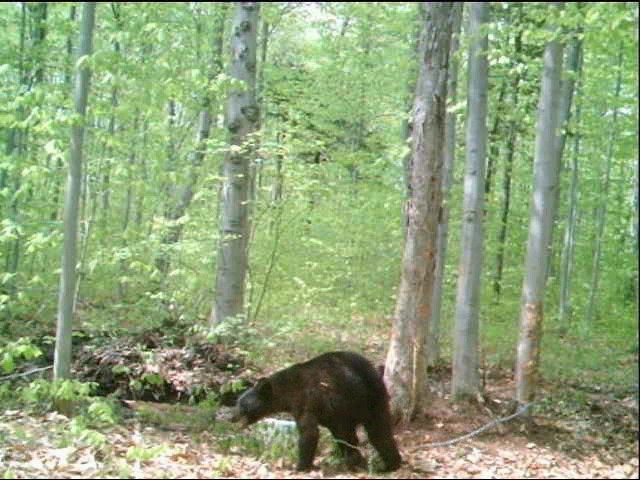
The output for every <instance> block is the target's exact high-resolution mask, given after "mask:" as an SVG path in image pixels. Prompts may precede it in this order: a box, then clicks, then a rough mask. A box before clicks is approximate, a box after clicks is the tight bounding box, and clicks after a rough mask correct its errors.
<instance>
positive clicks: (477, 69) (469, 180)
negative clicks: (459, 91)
mask: <svg viewBox="0 0 640 480" xmlns="http://www.w3.org/2000/svg"><path fill="white" fill-rule="evenodd" d="M488 22H489V4H488V3H487V2H473V3H471V8H470V31H469V35H470V37H471V39H472V43H471V46H470V47H469V95H468V112H469V113H468V117H467V147H466V150H467V158H466V168H465V178H464V205H463V218H462V245H461V249H460V252H461V253H460V255H461V257H460V266H459V268H458V271H459V272H460V274H459V276H458V295H457V301H456V325H455V336H454V355H453V379H452V381H451V393H452V396H453V398H454V399H460V398H462V397H466V396H475V395H476V394H477V393H478V392H479V388H480V375H479V371H478V366H479V358H478V357H479V354H478V348H479V344H478V343H479V338H478V334H479V326H478V318H479V313H480V312H479V310H480V292H481V290H480V286H481V274H482V260H483V256H484V231H483V228H482V217H483V209H484V194H485V190H484V180H485V179H484V168H485V162H486V156H487V91H488V86H489V62H488V61H487V50H488V48H489V41H488V37H487V32H486V25H487V23H488Z"/></svg>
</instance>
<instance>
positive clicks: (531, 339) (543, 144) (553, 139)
mask: <svg viewBox="0 0 640 480" xmlns="http://www.w3.org/2000/svg"><path fill="white" fill-rule="evenodd" d="M560 5H561V4H560ZM559 8H561V7H560V6H559V5H558V4H554V6H553V7H550V10H551V11H550V15H554V16H555V15H557V14H558V12H557V10H558V9H559ZM561 70H562V44H561V43H560V41H559V40H558V38H557V37H556V38H554V39H552V40H551V41H550V42H549V43H547V45H546V47H545V50H544V68H543V77H542V87H541V91H540V102H539V104H538V121H537V126H536V144H535V158H534V165H533V170H534V182H533V201H532V207H531V213H530V221H529V239H528V242H527V256H526V264H525V279H524V284H523V292H522V306H521V311H520V339H519V342H518V358H517V362H516V399H517V401H518V403H519V404H526V403H529V402H531V401H532V400H533V399H534V397H535V392H536V387H537V374H538V365H539V359H540V339H541V336H542V319H543V312H544V308H543V304H544V293H545V281H546V273H547V263H548V261H549V247H550V246H551V232H552V229H551V224H552V222H553V218H554V214H555V209H556V205H555V203H556V194H555V190H556V189H557V188H558V181H559V173H560V165H559V158H558V155H557V150H556V145H557V135H558V133H557V131H558V121H559V115H558V108H559V101H560V74H561Z"/></svg>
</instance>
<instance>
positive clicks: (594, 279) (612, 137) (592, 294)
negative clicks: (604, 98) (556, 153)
mask: <svg viewBox="0 0 640 480" xmlns="http://www.w3.org/2000/svg"><path fill="white" fill-rule="evenodd" d="M622 58H623V49H622V46H621V48H620V53H619V54H618V76H617V79H616V87H615V97H614V101H613V104H614V107H613V118H612V119H611V130H610V133H609V145H608V147H607V166H606V167H605V174H604V184H603V187H602V194H601V197H600V201H599V203H598V210H597V212H598V213H597V215H596V224H597V230H596V246H595V252H594V254H593V267H592V269H591V288H590V290H589V304H588V306H587V313H586V320H587V323H588V324H591V323H593V318H594V316H595V313H596V312H595V310H596V295H597V294H598V284H599V282H600V258H601V257H602V242H603V239H604V226H605V220H606V216H607V201H608V196H609V184H610V182H611V162H612V161H613V153H614V150H615V146H616V140H617V136H618V135H617V134H618V131H617V130H616V127H617V121H618V100H619V99H620V88H621V86H622Z"/></svg>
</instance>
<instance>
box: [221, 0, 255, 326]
mask: <svg viewBox="0 0 640 480" xmlns="http://www.w3.org/2000/svg"><path fill="white" fill-rule="evenodd" d="M234 5H235V10H234V15H233V27H232V36H231V76H232V77H233V78H235V79H237V80H240V81H242V82H243V83H244V87H245V88H244V89H242V90H233V91H232V92H230V94H229V101H228V106H227V118H226V124H227V129H228V131H229V136H230V138H229V145H230V148H229V151H228V152H227V154H226V155H225V159H224V165H223V173H222V176H223V179H224V180H223V184H222V189H221V193H220V202H221V205H222V208H221V210H222V217H221V219H220V240H219V248H218V265H217V275H216V298H215V305H214V307H213V310H212V312H211V317H210V322H211V324H213V325H219V324H220V323H222V322H224V321H225V320H226V319H227V318H229V317H238V316H242V315H243V314H244V293H245V278H246V274H247V267H248V251H247V246H248V245H247V243H248V238H249V231H250V230H249V214H248V204H247V203H248V200H249V198H248V195H249V183H250V181H251V179H250V175H249V165H250V163H251V160H252V157H253V155H254V149H253V148H252V145H251V143H252V142H253V139H252V138H251V137H252V135H251V134H252V133H253V132H254V131H255V130H256V128H257V126H258V123H259V121H260V112H259V109H258V105H257V103H256V97H255V84H256V77H255V75H256V37H257V27H258V13H259V8H260V5H259V3H257V2H236V3H235V4H234Z"/></svg>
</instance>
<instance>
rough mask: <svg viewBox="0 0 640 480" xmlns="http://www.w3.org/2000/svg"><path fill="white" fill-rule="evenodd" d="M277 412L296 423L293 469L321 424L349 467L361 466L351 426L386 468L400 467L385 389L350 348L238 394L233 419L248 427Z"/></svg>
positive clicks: (307, 458) (305, 459) (306, 463)
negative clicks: (362, 434) (364, 435)
mask: <svg viewBox="0 0 640 480" xmlns="http://www.w3.org/2000/svg"><path fill="white" fill-rule="evenodd" d="M277 412H287V413H290V414H291V415H293V418H294V419H295V421H296V425H297V427H298V433H299V439H298V464H297V469H298V470H299V471H303V470H309V469H310V468H311V466H312V465H313V458H314V456H315V452H316V446H317V444H318V436H319V432H318V426H319V425H322V426H324V427H327V428H328V429H329V430H330V431H331V433H332V434H333V436H334V437H335V438H336V439H337V440H338V448H339V449H340V451H341V453H342V454H343V455H344V457H345V458H346V461H347V464H348V465H349V466H357V465H363V464H364V459H363V457H362V455H361V454H360V452H359V450H358V449H357V448H356V447H357V446H358V437H357V436H356V426H358V425H363V426H364V428H365V430H366V431H367V436H368V437H369V441H370V442H371V444H372V445H373V446H374V447H375V449H376V450H377V451H378V453H379V454H380V457H382V460H383V461H384V463H385V467H386V470H395V469H397V468H398V467H399V466H400V462H401V457H400V453H399V452H398V447H397V446H396V442H395V440H394V438H393V432H392V423H391V415H390V413H389V401H388V395H387V390H386V389H385V386H384V383H383V381H382V378H381V377H380V374H379V372H378V371H377V369H376V368H375V367H374V366H373V365H372V364H371V363H370V362H369V361H368V360H367V359H366V358H364V357H363V356H361V355H358V354H357V353H352V352H330V353H325V354H323V355H320V356H318V357H315V358H313V359H311V360H309V361H306V362H303V363H297V364H295V365H292V366H291V367H289V368H285V369H284V370H280V371H279V372H276V373H274V374H273V375H271V376H269V377H266V378H263V379H260V380H259V381H258V382H257V383H256V385H255V386H254V387H252V388H250V389H249V390H247V391H246V392H245V393H244V394H242V395H241V396H240V398H239V399H238V402H237V411H236V420H240V421H242V423H243V424H244V425H245V426H246V425H250V424H252V423H254V422H256V421H258V420H260V419H261V418H263V417H265V416H267V415H271V414H274V413H277Z"/></svg>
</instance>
